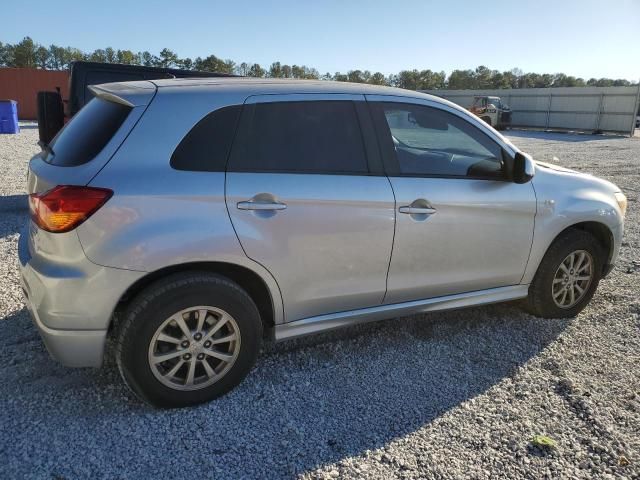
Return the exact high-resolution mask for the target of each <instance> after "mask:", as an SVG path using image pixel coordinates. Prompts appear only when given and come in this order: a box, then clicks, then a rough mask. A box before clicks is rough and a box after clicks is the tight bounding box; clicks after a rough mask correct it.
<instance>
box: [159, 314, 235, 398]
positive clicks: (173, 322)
mask: <svg viewBox="0 0 640 480" xmlns="http://www.w3.org/2000/svg"><path fill="white" fill-rule="evenodd" d="M239 352H240V329H239V327H238V324H237V323H236V321H235V319H234V318H233V317H232V316H231V315H230V314H229V313H228V312H225V311H224V310H222V309H220V308H216V307H212V306H196V307H191V308H187V309H184V310H181V311H179V312H176V313H175V314H173V315H171V316H170V317H169V318H167V319H166V320H165V321H164V322H162V324H160V326H159V327H158V329H157V330H156V332H155V334H154V335H153V337H152V339H151V343H150V344H149V352H148V359H149V367H150V368H151V371H152V372H153V374H154V376H155V377H156V378H157V379H158V380H159V381H160V382H161V383H162V384H163V385H165V386H167V387H169V388H172V389H175V390H199V389H202V388H206V387H208V386H210V385H212V384H214V383H215V382H217V381H218V380H220V379H221V378H222V377H224V375H225V374H226V373H227V372H228V371H229V370H230V369H231V367H232V366H233V364H234V362H235V361H236V359H237V358H238V353H239Z"/></svg>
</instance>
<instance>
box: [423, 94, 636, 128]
mask: <svg viewBox="0 0 640 480" xmlns="http://www.w3.org/2000/svg"><path fill="white" fill-rule="evenodd" d="M423 92H425V93H430V94H432V95H438V96H440V97H443V98H446V99H447V100H450V101H452V102H454V103H457V104H458V105H460V106H461V107H465V108H468V107H469V106H471V104H472V103H473V97H474V95H488V96H496V97H500V98H501V99H502V101H503V102H506V103H507V104H508V105H509V106H510V107H511V109H512V111H513V114H512V124H513V125H514V126H517V127H531V128H544V129H558V130H580V131H603V132H616V133H625V134H630V135H633V129H634V127H635V118H636V112H637V111H638V102H639V101H640V86H634V87H562V88H521V89H502V90H423Z"/></svg>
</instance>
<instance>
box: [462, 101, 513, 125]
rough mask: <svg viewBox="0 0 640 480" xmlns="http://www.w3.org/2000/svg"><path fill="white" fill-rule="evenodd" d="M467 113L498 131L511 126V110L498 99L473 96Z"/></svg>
mask: <svg viewBox="0 0 640 480" xmlns="http://www.w3.org/2000/svg"><path fill="white" fill-rule="evenodd" d="M469 111H470V112H471V113H474V114H475V115H477V116H478V117H480V118H481V119H482V120H484V121H485V122H487V123H488V124H489V125H491V126H492V127H494V128H496V129H498V130H504V129H506V128H508V127H510V126H511V108H509V105H507V104H506V103H503V102H502V100H501V99H500V97H489V96H483V95H480V96H475V97H473V104H472V105H471V107H469Z"/></svg>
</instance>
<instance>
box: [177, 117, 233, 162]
mask: <svg viewBox="0 0 640 480" xmlns="http://www.w3.org/2000/svg"><path fill="white" fill-rule="evenodd" d="M241 110H242V106H241V105H234V106H232V107H225V108H221V109H220V110H216V111H214V112H211V113H210V114H208V115H207V116H206V117H204V118H203V119H202V120H200V121H199V122H198V123H197V124H196V125H195V126H194V127H193V128H192V129H191V131H190V132H189V133H187V135H186V136H185V137H184V138H183V139H182V141H181V142H180V144H179V145H178V146H177V148H176V149H175V151H174V152H173V155H171V166H172V167H173V168H175V169H176V170H191V171H205V172H224V170H225V166H226V164H227V157H228V156H229V151H230V150H231V144H232V143H233V137H234V135H235V131H236V124H237V123H238V118H239V117H240V111H241Z"/></svg>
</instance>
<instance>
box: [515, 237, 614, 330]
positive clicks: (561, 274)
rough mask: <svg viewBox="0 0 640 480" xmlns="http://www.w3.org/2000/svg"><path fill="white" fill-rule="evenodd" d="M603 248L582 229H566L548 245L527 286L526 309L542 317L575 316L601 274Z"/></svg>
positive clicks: (587, 299)
mask: <svg viewBox="0 0 640 480" xmlns="http://www.w3.org/2000/svg"><path fill="white" fill-rule="evenodd" d="M603 258H604V250H603V248H602V246H601V245H600V243H599V242H598V240H597V239H596V238H595V237H594V236H593V235H591V234H589V233H588V232H584V231H582V230H568V231H567V232H565V233H563V234H562V235H560V236H559V237H558V238H557V239H556V240H555V241H554V242H553V244H551V246H550V247H549V250H547V253H546V254H545V256H544V258H543V259H542V262H541V263H540V266H539V267H538V271H537V272H536V275H535V277H534V279H533V282H532V283H531V285H530V286H529V296H528V297H527V300H526V302H527V307H528V310H529V311H530V312H531V313H533V314H534V315H537V316H540V317H544V318H568V317H575V316H576V315H577V314H578V313H580V312H581V311H582V310H583V309H584V308H585V307H586V306H587V304H588V303H589V301H590V300H591V297H593V294H594V293H595V291H596V289H597V288H598V283H599V282H600V278H601V276H602V267H603Z"/></svg>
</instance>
